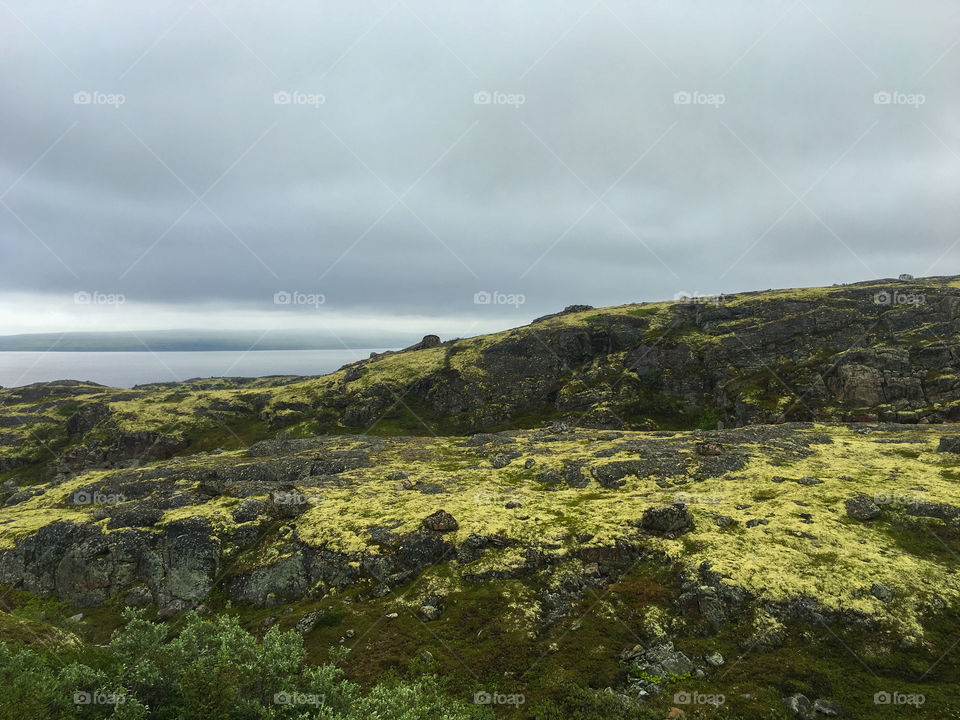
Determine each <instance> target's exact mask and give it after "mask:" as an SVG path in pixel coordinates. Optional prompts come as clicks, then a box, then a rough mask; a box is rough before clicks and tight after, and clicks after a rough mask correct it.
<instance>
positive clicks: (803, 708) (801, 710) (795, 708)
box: [783, 693, 813, 720]
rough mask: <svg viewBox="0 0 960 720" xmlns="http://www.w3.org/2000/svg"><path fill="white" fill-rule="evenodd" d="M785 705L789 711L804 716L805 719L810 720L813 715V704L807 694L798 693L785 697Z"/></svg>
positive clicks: (796, 715) (800, 716)
mask: <svg viewBox="0 0 960 720" xmlns="http://www.w3.org/2000/svg"><path fill="white" fill-rule="evenodd" d="M783 705H784V707H786V709H787V712H789V713H790V714H792V715H794V716H795V717H799V718H803V719H804V720H809V719H810V718H812V717H813V705H812V704H811V703H810V699H809V698H808V697H807V696H806V695H802V694H800V693H797V694H796V695H790V696H789V697H785V698H784V699H783Z"/></svg>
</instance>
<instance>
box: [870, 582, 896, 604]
mask: <svg viewBox="0 0 960 720" xmlns="http://www.w3.org/2000/svg"><path fill="white" fill-rule="evenodd" d="M870 594H871V595H873V596H874V597H875V598H876V599H877V600H879V601H880V602H884V603H888V602H890V601H891V600H893V598H894V595H895V593H894V590H893V588H891V587H889V586H887V585H884V584H883V583H874V584H873V585H871V586H870Z"/></svg>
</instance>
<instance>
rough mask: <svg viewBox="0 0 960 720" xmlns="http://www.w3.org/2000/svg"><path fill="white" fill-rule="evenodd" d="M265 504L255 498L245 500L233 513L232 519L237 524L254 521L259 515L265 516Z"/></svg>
mask: <svg viewBox="0 0 960 720" xmlns="http://www.w3.org/2000/svg"><path fill="white" fill-rule="evenodd" d="M266 512H267V504H266V503H265V502H264V501H263V500H258V499H257V498H252V497H251V498H247V499H245V500H244V501H243V502H241V503H240V505H238V506H237V508H236V509H235V510H234V511H233V519H234V521H235V522H238V523H245V522H250V521H251V520H256V519H257V518H258V517H260V516H261V515H264V514H266Z"/></svg>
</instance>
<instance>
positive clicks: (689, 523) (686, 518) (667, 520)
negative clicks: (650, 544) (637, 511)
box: [640, 503, 693, 537]
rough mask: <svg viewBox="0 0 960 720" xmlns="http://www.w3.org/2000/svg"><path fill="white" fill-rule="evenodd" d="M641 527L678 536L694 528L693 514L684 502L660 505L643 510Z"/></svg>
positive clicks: (668, 535)
mask: <svg viewBox="0 0 960 720" xmlns="http://www.w3.org/2000/svg"><path fill="white" fill-rule="evenodd" d="M640 527H641V528H642V529H643V530H646V531H648V532H652V533H658V534H663V535H666V536H667V537H670V536H673V537H676V536H677V535H681V534H683V533H685V532H688V531H690V530H692V529H693V515H692V514H691V513H690V511H689V510H688V509H687V507H686V505H684V504H683V503H673V504H672V505H658V506H655V507H651V508H647V509H646V510H644V511H643V515H642V517H641V518H640Z"/></svg>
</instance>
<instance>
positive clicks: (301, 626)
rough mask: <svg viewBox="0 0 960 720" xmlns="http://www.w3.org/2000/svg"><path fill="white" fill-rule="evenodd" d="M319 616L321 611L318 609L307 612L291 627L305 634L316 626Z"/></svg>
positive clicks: (321, 613)
mask: <svg viewBox="0 0 960 720" xmlns="http://www.w3.org/2000/svg"><path fill="white" fill-rule="evenodd" d="M321 617H323V612H322V611H320V610H314V611H313V612H308V613H307V614H306V615H304V616H303V617H302V618H300V619H299V620H298V621H297V624H296V625H294V626H293V629H294V630H296V631H297V632H298V633H300V634H301V635H306V634H307V633H309V632H311V631H312V630H313V629H314V628H315V627H316V626H317V624H318V623H319V622H320V618H321Z"/></svg>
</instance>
